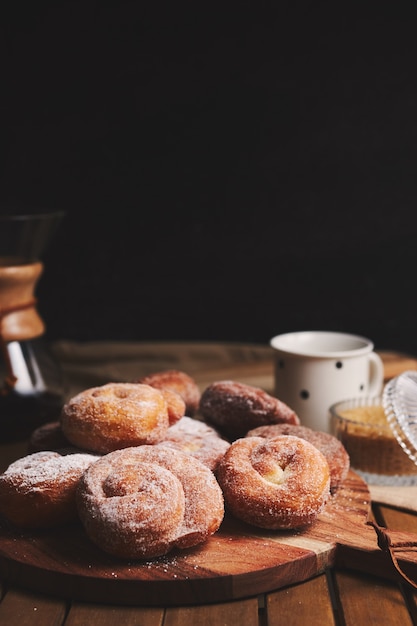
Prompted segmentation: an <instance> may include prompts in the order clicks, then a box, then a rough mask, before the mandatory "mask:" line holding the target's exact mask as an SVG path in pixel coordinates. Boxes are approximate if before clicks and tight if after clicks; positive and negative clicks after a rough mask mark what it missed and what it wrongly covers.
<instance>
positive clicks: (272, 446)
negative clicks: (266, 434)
mask: <svg viewBox="0 0 417 626" xmlns="http://www.w3.org/2000/svg"><path fill="white" fill-rule="evenodd" d="M217 478H218V481H219V484H220V486H221V488H222V490H223V495H224V500H225V505H226V508H227V509H228V510H229V511H230V512H231V513H232V514H233V515H234V516H235V517H237V518H238V519H241V520H243V521H244V522H247V523H248V524H252V525H253V526H258V527H260V528H268V529H272V530H274V529H295V528H300V527H303V526H306V525H308V524H311V523H312V522H313V521H314V520H315V519H316V518H317V515H318V514H319V513H320V511H321V510H322V509H323V506H324V504H325V503H326V501H327V499H328V497H329V495H330V472H329V466H328V463H327V461H326V459H325V457H324V456H323V454H322V453H321V452H320V451H319V450H318V449H317V448H316V447H315V446H313V444H311V443H309V442H308V441H305V439H300V437H292V436H290V435H286V436H281V437H275V438H274V439H264V438H262V437H246V438H243V439H238V440H236V441H234V442H233V443H232V445H231V446H230V448H229V449H228V451H227V452H226V454H225V455H224V457H223V459H222V460H221V461H220V463H219V466H218V471H217Z"/></svg>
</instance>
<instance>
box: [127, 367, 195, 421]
mask: <svg viewBox="0 0 417 626" xmlns="http://www.w3.org/2000/svg"><path fill="white" fill-rule="evenodd" d="M134 382H138V383H144V384H146V385H151V387H155V388H156V389H170V390H171V391H175V392H176V393H178V394H179V395H180V396H181V397H182V399H183V400H184V402H185V413H186V415H187V416H188V417H192V416H193V415H195V414H196V413H197V411H198V406H199V403H200V396H201V393H200V389H199V387H198V385H197V383H196V382H195V380H194V379H193V378H192V377H191V376H189V375H188V374H186V372H182V371H180V370H163V371H161V372H153V373H152V374H148V375H147V376H142V377H141V378H139V379H138V380H137V381H134Z"/></svg>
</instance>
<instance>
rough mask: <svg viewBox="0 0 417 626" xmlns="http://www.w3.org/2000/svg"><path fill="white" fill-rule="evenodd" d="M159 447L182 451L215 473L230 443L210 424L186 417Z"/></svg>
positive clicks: (175, 425)
mask: <svg viewBox="0 0 417 626" xmlns="http://www.w3.org/2000/svg"><path fill="white" fill-rule="evenodd" d="M157 445H159V446H168V447H169V448H175V449H176V450H182V451H183V452H186V453H187V454H190V455H191V456H193V457H195V458H196V459H198V460H199V461H201V462H202V463H204V465H207V467H209V468H210V469H211V470H212V471H213V472H214V471H215V470H216V468H217V465H218V463H219V461H220V459H221V458H222V457H223V455H224V454H225V452H226V450H227V449H228V448H229V446H230V443H229V442H228V441H226V440H225V439H223V438H222V437H221V436H220V434H219V433H218V432H217V431H216V430H215V429H214V428H212V427H211V426H209V425H208V424H205V423H204V422H201V421H200V420H197V419H194V418H192V417H188V416H184V417H183V418H182V419H180V421H179V422H177V423H176V424H174V426H171V428H169V429H168V432H167V434H166V436H165V437H164V439H163V440H162V441H161V442H160V443H159V444H157Z"/></svg>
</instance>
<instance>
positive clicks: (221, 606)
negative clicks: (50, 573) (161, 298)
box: [0, 343, 417, 626]
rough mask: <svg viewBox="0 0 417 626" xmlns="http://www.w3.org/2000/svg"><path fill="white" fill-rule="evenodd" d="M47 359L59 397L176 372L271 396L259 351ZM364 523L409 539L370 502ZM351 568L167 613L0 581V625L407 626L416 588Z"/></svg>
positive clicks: (416, 607) (192, 348)
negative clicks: (62, 375) (58, 367)
mask: <svg viewBox="0 0 417 626" xmlns="http://www.w3.org/2000/svg"><path fill="white" fill-rule="evenodd" d="M57 355H58V356H59V358H60V359H61V361H62V363H63V367H64V370H65V371H66V373H67V375H68V378H69V380H70V386H69V394H71V393H73V392H74V391H75V390H77V389H78V388H79V387H80V386H81V387H82V386H83V381H84V382H85V384H84V386H85V387H88V386H91V384H95V383H98V384H99V383H100V382H106V381H108V380H109V376H111V378H112V379H114V380H116V379H117V378H119V379H126V378H128V374H127V372H132V371H134V373H135V374H137V375H141V374H142V373H145V372H149V371H156V370H157V369H162V368H166V367H177V368H179V369H183V370H185V371H188V372H189V373H190V374H191V375H194V377H195V379H196V380H197V382H198V383H199V384H200V386H201V388H204V386H205V385H207V384H208V383H209V382H211V381H213V380H220V379H224V378H231V379H234V380H241V381H242V382H247V383H248V384H255V385H259V386H262V387H264V388H265V389H266V390H269V391H270V390H271V389H272V359H271V353H270V350H269V348H267V347H265V346H252V345H248V346H246V345H235V344H220V345H213V344H177V343H175V344H157V343H156V344H140V345H138V344H136V345H135V346H128V345H126V346H123V345H111V346H109V345H107V344H103V345H85V344H84V345H80V346H77V345H72V344H65V343H63V344H61V345H58V346H57ZM382 356H383V359H384V362H385V364H386V373H387V377H391V376H393V375H396V374H397V373H399V372H400V371H403V370H404V369H417V361H415V360H414V359H413V358H410V357H408V356H402V355H395V354H392V353H383V354H382ZM25 450H26V442H25V441H22V442H17V443H14V444H13V445H7V444H5V445H2V446H0V459H1V464H2V466H3V467H5V466H6V465H7V464H8V463H9V462H10V461H11V460H13V459H14V458H17V457H18V456H22V455H23V454H25ZM371 518H372V519H374V520H375V521H377V522H378V523H379V524H380V525H381V526H386V527H389V528H395V529H396V530H399V531H407V532H411V533H415V534H416V535H417V514H416V515H414V514H411V513H407V512H404V511H401V510H397V509H395V508H392V507H387V506H381V505H376V504H373V505H372V512H371ZM354 565H355V564H353V565H352V566H351V567H352V569H338V568H329V569H328V570H326V571H324V572H323V573H321V574H319V575H318V576H315V577H313V578H311V579H309V580H307V581H304V582H302V583H298V584H294V585H290V586H286V587H283V588H280V589H278V590H276V591H271V592H268V593H262V594H258V595H256V596H255V597H250V596H249V597H245V598H242V599H239V600H234V601H230V602H222V603H216V604H204V605H191V606H170V607H168V608H164V598H163V597H161V606H160V607H159V606H158V607H146V606H118V605H111V604H103V603H100V604H97V603H92V602H79V601H70V600H65V599H61V598H59V597H52V596H49V595H47V594H44V593H35V592H33V591H31V590H28V589H22V588H18V587H16V586H14V585H8V583H7V582H4V581H0V625H1V626H3V625H5V626H6V625H7V626H15V625H16V626H24V625H25V624H30V625H36V624H39V625H40V626H60V625H64V624H65V626H80V625H83V624H90V623H93V624H94V626H102V625H107V624H108V625H109V626H110V625H111V626H114V624H120V625H126V626H127V625H130V624H132V626H133V625H137V624H141V625H142V626H162V624H163V625H164V626H176V625H178V626H180V625H181V626H187V625H188V624H190V625H191V624H192V625H193V626H194V625H195V624H202V625H211V624H213V626H214V625H218V624H219V625H220V624H222V625H229V624H230V625H235V624H245V626H257V625H259V626H277V625H281V624H286V625H288V626H290V625H291V624H304V623H308V624H310V625H314V624H317V625H320V626H323V625H327V624H329V625H332V624H334V625H339V624H344V625H345V626H349V625H351V624H352V626H361V625H362V624H363V625H365V624H366V625H368V624H378V625H379V626H381V625H384V624H389V625H390V626H394V625H396V624H398V625H401V626H406V625H407V624H416V623H417V591H416V590H415V589H413V587H411V586H410V585H408V584H407V583H405V582H403V581H402V580H401V579H398V580H395V581H393V580H391V579H390V578H391V574H389V575H388V573H387V572H385V571H381V576H375V575H369V574H365V573H363V572H361V571H360V569H361V568H360V567H359V568H358V570H356V568H355V566H354Z"/></svg>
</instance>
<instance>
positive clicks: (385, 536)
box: [368, 522, 417, 589]
mask: <svg viewBox="0 0 417 626" xmlns="http://www.w3.org/2000/svg"><path fill="white" fill-rule="evenodd" d="M368 525H369V526H372V527H373V528H374V529H375V532H376V534H377V537H378V546H379V547H380V548H381V550H383V551H384V552H386V553H388V554H389V555H390V557H391V561H392V563H393V565H394V567H395V569H396V570H397V572H398V573H399V574H400V575H401V577H402V578H404V580H406V581H407V582H408V584H409V585H411V586H412V587H414V588H415V589H417V582H415V581H414V580H411V578H409V577H408V576H407V574H406V573H405V572H403V570H402V569H401V567H400V564H399V563H398V559H397V553H401V552H406V551H408V552H409V551H410V549H413V548H415V549H417V540H416V541H399V542H393V541H392V538H391V537H390V535H389V532H388V530H387V529H386V528H382V527H381V526H378V524H376V523H375V522H368Z"/></svg>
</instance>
